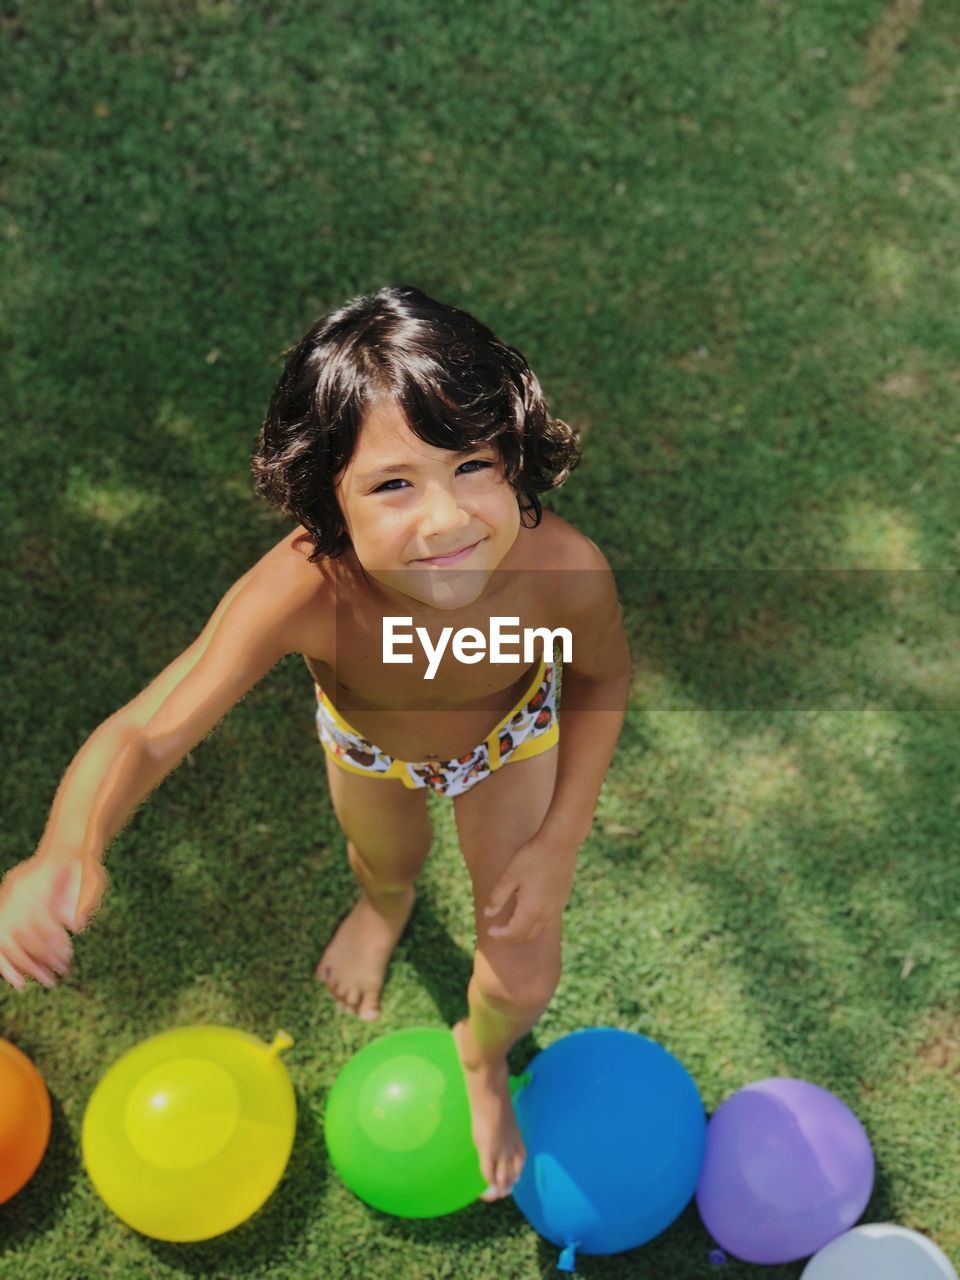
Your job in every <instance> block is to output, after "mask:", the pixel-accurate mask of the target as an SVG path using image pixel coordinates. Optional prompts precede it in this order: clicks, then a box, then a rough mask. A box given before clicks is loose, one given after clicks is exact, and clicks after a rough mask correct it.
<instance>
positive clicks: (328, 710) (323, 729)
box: [314, 656, 560, 796]
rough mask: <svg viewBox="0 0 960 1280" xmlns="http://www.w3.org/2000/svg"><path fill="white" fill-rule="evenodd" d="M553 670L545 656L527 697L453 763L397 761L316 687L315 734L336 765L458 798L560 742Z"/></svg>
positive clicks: (440, 761)
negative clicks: (511, 763) (511, 764)
mask: <svg viewBox="0 0 960 1280" xmlns="http://www.w3.org/2000/svg"><path fill="white" fill-rule="evenodd" d="M555 675H556V672H555V664H554V663H552V662H547V661H546V660H545V658H544V657H543V656H541V658H540V665H539V667H538V669H537V673H536V675H535V676H534V679H533V681H532V682H531V684H530V686H529V688H528V689H527V691H526V693H525V694H524V695H523V697H522V698H521V699H520V701H519V702H518V703H517V704H516V706H515V707H514V708H513V710H512V711H508V712H507V714H506V715H505V716H504V718H503V719H502V720H501V721H500V722H499V723H498V724H497V725H495V726H494V728H493V729H492V730H491V731H490V733H489V734H488V735H487V737H486V738H485V739H484V740H483V742H481V743H480V744H479V746H476V747H474V748H473V750H472V751H468V752H467V753H466V755H462V756H459V757H458V758H457V759H456V760H421V761H419V762H417V763H412V762H411V761H409V760H398V759H396V758H395V757H394V756H389V755H387V753H386V752H385V751H382V750H381V749H380V747H378V746H377V745H376V744H375V743H373V742H370V741H369V739H367V738H364V737H363V736H362V735H361V734H359V733H357V731H356V729H354V728H352V726H351V725H349V724H348V723H347V721H346V720H344V718H343V716H341V715H340V713H339V712H338V711H337V709H336V707H334V706H333V704H332V703H331V702H330V700H329V698H328V697H327V696H326V694H325V693H324V692H323V690H322V689H321V688H320V686H319V685H318V684H317V683H316V682H314V689H315V690H316V697H317V729H318V731H319V737H320V741H321V742H322V743H323V749H324V751H325V752H326V753H327V755H328V756H329V757H330V759H331V760H332V761H333V763H334V764H337V765H339V766H340V768H341V769H346V770H347V771H348V772H350V773H365V774H367V776H368V777H372V778H399V780H400V781H401V782H402V783H403V785H404V786H405V787H408V788H409V789H410V790H411V791H413V790H417V789H419V788H422V787H431V788H432V789H433V790H434V791H435V792H436V793H437V794H438V795H443V796H459V795H462V794H463V792H464V791H469V790H470V788H471V787H472V786H475V785H476V783H478V782H480V781H482V780H483V779H484V778H487V777H489V776H490V774H491V773H493V772H495V771H496V770H497V769H499V768H500V767H501V765H504V764H507V763H508V762H509V761H511V760H526V759H528V758H529V757H530V756H536V755H539V754H540V752H541V751H549V750H550V748H551V747H552V746H554V745H555V744H556V743H557V742H558V741H559V740H560V725H559V722H558V720H557V689H556V680H555Z"/></svg>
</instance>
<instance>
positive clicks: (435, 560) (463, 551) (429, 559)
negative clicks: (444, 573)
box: [417, 538, 483, 564]
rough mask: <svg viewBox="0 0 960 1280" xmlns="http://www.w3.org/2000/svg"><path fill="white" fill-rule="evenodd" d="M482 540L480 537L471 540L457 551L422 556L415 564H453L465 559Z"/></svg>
mask: <svg viewBox="0 0 960 1280" xmlns="http://www.w3.org/2000/svg"><path fill="white" fill-rule="evenodd" d="M482 541H483V539H482V538H480V539H478V541H477V542H471V543H470V544H469V545H468V546H466V547H461V548H460V550H459V551H451V552H449V553H448V554H447V555H443V556H424V557H423V559H422V560H418V561H417V564H453V563H456V562H458V561H460V560H465V559H466V558H467V555H468V554H469V553H470V552H471V551H472V550H473V548H474V547H477V546H479V545H480V543H481V542H482Z"/></svg>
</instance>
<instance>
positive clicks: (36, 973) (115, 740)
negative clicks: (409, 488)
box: [0, 555, 322, 991]
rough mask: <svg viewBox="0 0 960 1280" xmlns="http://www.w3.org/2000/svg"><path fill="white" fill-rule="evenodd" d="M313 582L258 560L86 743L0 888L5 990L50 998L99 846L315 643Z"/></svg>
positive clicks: (88, 902)
mask: <svg viewBox="0 0 960 1280" xmlns="http://www.w3.org/2000/svg"><path fill="white" fill-rule="evenodd" d="M291 563H292V562H291ZM261 566H262V567H261ZM316 581H317V580H316V579H315V578H313V579H311V578H310V577H308V576H305V575H303V574H302V572H301V573H300V574H299V575H298V574H297V573H296V572H295V571H294V569H293V568H291V569H290V570H289V572H288V570H287V567H286V566H285V564H284V563H283V561H282V560H281V561H280V562H279V563H278V561H277V558H276V557H273V558H270V557H269V555H268V556H267V557H264V559H263V560H261V561H260V562H259V564H258V565H255V566H254V568H253V569H251V570H250V572H249V573H248V574H246V575H245V576H244V577H243V578H241V579H240V580H239V582H237V583H235V584H234V586H233V587H232V588H231V589H230V591H228V592H227V594H226V595H225V596H224V598H223V599H222V600H221V602H220V604H219V605H218V606H217V609H216V610H215V611H214V613H213V616H212V617H211V618H210V621H209V622H208V623H207V625H206V627H205V628H204V630H203V632H202V633H201V634H200V636H198V638H197V639H196V640H195V641H194V643H193V644H192V645H191V646H190V647H189V648H188V649H186V650H185V651H184V652H183V653H182V654H181V655H180V656H179V657H178V658H177V659H175V660H174V662H172V663H171V664H170V666H168V667H167V668H166V669H165V670H164V671H163V672H161V674H160V675H159V676H158V677H157V678H156V680H154V681H153V683H152V684H150V685H149V686H148V687H147V688H146V689H144V690H143V692H142V693H141V694H139V695H138V696H137V697H136V698H134V699H133V701H132V702H130V703H128V704H127V705H126V706H125V707H122V708H121V709H120V710H119V711H118V712H116V713H115V714H114V715H112V716H110V718H109V719H108V720H106V721H104V723H103V724H102V725H100V727H99V728H98V729H97V730H96V731H95V732H94V733H93V734H91V735H90V737H89V739H88V740H87V741H86V742H85V743H84V745H83V746H82V747H81V749H80V751H79V752H78V753H77V755H76V757H75V758H74V760H73V761H72V762H71V764H70V767H69V768H68V769H67V771H66V774H65V775H64V777H63V780H62V781H61V783H60V786H59V787H58V789H57V794H56V797H55V799H54V802H53V806H52V808H51V812H50V816H49V818H48V820H47V825H46V829H45V830H44V833H43V837H42V839H41V841H40V844H39V846H38V848H37V850H36V852H35V853H34V854H33V856H32V857H29V858H25V859H24V860H23V861H22V862H20V863H18V864H17V865H16V866H15V867H12V868H11V869H10V870H9V871H8V872H7V873H6V875H5V876H4V877H3V883H2V884H0V977H2V978H3V979H4V980H5V981H7V982H9V983H10V984H11V986H14V987H16V988H17V990H21V991H22V990H23V988H24V985H25V980H26V977H27V976H32V977H34V978H36V979H37V981H39V982H43V983H44V985H46V986H53V985H54V978H53V974H54V972H58V973H61V974H63V973H66V972H67V969H68V968H69V963H70V956H71V954H72V946H71V943H70V940H69V937H68V935H67V933H66V930H67V929H71V930H74V931H76V930H78V929H83V928H85V927H86V924H87V922H88V920H89V918H90V916H91V915H92V914H93V912H94V911H95V910H96V909H97V907H98V906H99V903H100V899H101V897H102V896H103V892H104V889H105V887H106V879H107V877H106V872H105V871H104V869H103V866H102V865H101V863H102V859H103V856H104V853H105V852H106V848H107V845H108V844H109V843H110V841H111V840H112V839H113V838H114V837H115V836H116V835H117V833H118V832H119V831H120V830H121V829H122V827H123V826H124V825H125V823H126V822H127V820H128V818H129V817H130V814H131V813H132V812H133V810H134V809H135V808H136V807H137V805H139V804H140V803H141V802H142V801H143V800H144V799H145V798H146V797H147V796H148V795H149V794H150V792H151V791H152V790H153V789H154V788H155V787H156V786H158V785H159V783H160V782H161V781H162V780H163V779H164V778H165V777H166V776H167V774H168V773H170V772H171V771H172V770H173V769H174V768H175V767H176V766H177V764H179V763H180V761H181V760H182V759H183V757H184V756H185V755H186V754H187V752H189V751H190V750H191V748H192V747H194V746H196V744H197V743H198V742H200V741H201V739H202V738H204V737H205V736H206V735H207V734H208V733H209V732H210V730H211V729H213V728H214V727H215V725H216V724H217V723H218V721H219V720H221V719H222V717H223V716H224V715H226V713H227V711H229V709H230V708H231V707H232V706H233V705H234V703H236V702H238V701H239V700H240V699H241V698H242V697H243V695H244V694H245V693H246V692H247V691H248V690H249V689H250V688H252V686H253V685H254V684H256V682H257V681H258V680H259V679H260V678H261V677H262V676H263V675H265V674H266V672H267V671H268V670H269V669H270V668H271V667H272V666H273V665H274V663H276V662H277V661H278V660H279V659H280V658H281V657H283V656H284V654H285V653H288V652H292V651H293V650H294V649H298V648H301V647H302V646H301V637H304V638H306V637H311V638H312V637H313V636H315V635H316V626H315V622H316V617H317V608H318V601H317V596H316ZM320 607H321V609H322V604H321V605H320ZM311 622H312V623H313V624H314V625H311Z"/></svg>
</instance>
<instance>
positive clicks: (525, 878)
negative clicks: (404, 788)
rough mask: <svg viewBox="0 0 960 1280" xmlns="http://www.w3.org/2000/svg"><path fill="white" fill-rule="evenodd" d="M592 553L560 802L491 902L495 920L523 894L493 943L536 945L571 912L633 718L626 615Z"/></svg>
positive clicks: (581, 599) (580, 607)
mask: <svg viewBox="0 0 960 1280" xmlns="http://www.w3.org/2000/svg"><path fill="white" fill-rule="evenodd" d="M590 546H591V547H592V548H593V550H592V554H591V558H592V559H593V563H592V564H589V565H587V566H586V567H587V568H588V569H590V570H591V572H589V573H587V574H585V575H584V578H583V580H582V589H581V590H579V591H577V592H571V595H572V596H574V597H575V598H574V600H573V604H572V606H571V607H570V612H569V613H568V616H567V617H566V618H565V619H564V623H565V624H567V623H569V624H570V630H571V632H572V634H573V661H572V662H570V663H568V664H567V665H566V666H565V667H564V668H563V687H562V689H561V692H560V743H559V748H558V759H557V777H556V782H555V784H554V789H553V798H552V800H551V802H550V806H549V808H548V809H547V812H546V814H545V815H544V819H543V822H542V823H541V824H540V828H539V830H538V831H537V833H536V835H535V836H534V837H533V838H532V839H531V840H528V841H527V842H526V844H524V845H521V847H520V848H519V849H518V850H517V852H516V854H515V855H514V857H513V858H512V859H511V861H510V864H509V866H508V868H507V871H506V873H505V874H504V875H503V876H502V877H501V879H500V880H499V881H498V883H497V885H496V886H495V887H494V890H493V892H492V893H491V895H490V899H489V904H488V906H487V907H486V908H485V914H486V915H487V916H488V917H489V916H495V915H497V914H498V913H499V912H500V911H501V910H502V909H503V907H504V906H505V905H506V903H507V902H508V901H509V899H510V897H511V895H512V894H513V893H514V892H515V891H517V892H518V897H517V905H516V908H515V909H514V912H513V915H512V916H511V918H510V920H509V922H508V923H507V924H506V925H503V926H499V927H494V928H491V929H490V933H491V935H492V936H493V937H502V938H507V939H511V940H514V941H518V942H529V941H530V940H531V939H532V938H534V937H536V936H537V934H538V933H539V932H540V931H541V930H542V929H543V927H544V925H545V924H547V923H548V922H549V921H550V920H551V919H552V918H554V917H555V916H557V915H559V914H560V913H561V912H562V911H563V908H564V906H565V905H566V902H567V898H568V897H569V895H570V890H571V889H572V887H573V877H574V868H575V863H576V856H577V851H578V850H579V848H580V845H581V844H582V843H583V841H584V840H585V839H586V838H587V836H588V835H589V833H590V828H591V826H592V823H593V813H594V810H595V808H596V804H597V800H598V798H599V796H600V790H601V788H602V786H603V780H604V778H605V777H606V773H607V769H608V768H609V767H610V761H611V760H612V759H613V753H614V750H615V749H616V745H617V740H618V738H619V736H620V730H621V728H622V726H623V720H624V716H625V714H626V708H627V702H628V699H629V696H630V682H631V675H630V647H629V644H628V642H627V636H626V632H625V631H624V628H623V610H622V609H621V607H620V601H619V600H618V598H617V592H616V583H615V581H614V578H613V574H612V573H611V572H610V568H609V566H608V565H607V562H606V559H605V558H604V557H603V555H602V553H601V552H600V551H599V550H598V549H597V548H596V547H595V546H594V545H593V544H592V543H590Z"/></svg>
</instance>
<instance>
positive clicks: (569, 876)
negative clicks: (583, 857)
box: [483, 834, 576, 942]
mask: <svg viewBox="0 0 960 1280" xmlns="http://www.w3.org/2000/svg"><path fill="white" fill-rule="evenodd" d="M575 867H576V849H575V848H574V849H569V848H567V847H566V846H561V847H558V846H557V844H556V842H555V841H545V840H544V839H543V838H542V837H541V836H540V835H539V834H538V835H535V836H534V837H533V839H532V840H528V841H527V842H526V844H522V845H521V846H520V848H519V849H518V850H517V852H516V853H515V854H514V855H513V857H512V858H511V859H510V862H509V864H508V866H507V869H506V871H505V872H504V873H503V875H502V876H501V877H500V879H499V880H498V881H497V883H496V884H495V885H494V888H493V892H492V893H491V894H490V899H489V901H488V903H487V906H486V907H484V911H483V914H484V915H485V916H487V917H490V916H495V915H497V914H498V912H500V911H502V910H503V909H504V907H505V906H506V905H507V903H508V902H509V901H510V899H511V897H512V896H513V895H514V894H516V895H517V899H516V902H515V903H514V907H513V912H512V914H511V915H510V916H509V917H508V919H507V922H506V924H501V925H496V926H493V925H491V926H490V928H489V934H490V937H491V938H505V939H507V940H508V941H509V942H532V941H533V939H534V938H536V937H537V936H538V935H539V934H540V933H542V932H543V930H544V929H545V928H546V927H547V925H549V924H552V923H553V922H554V921H555V920H557V919H559V918H560V916H561V915H563V909H564V907H565V906H566V905H567V899H568V898H569V897H570V891H571V890H572V888H573V876H574V871H575Z"/></svg>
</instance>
